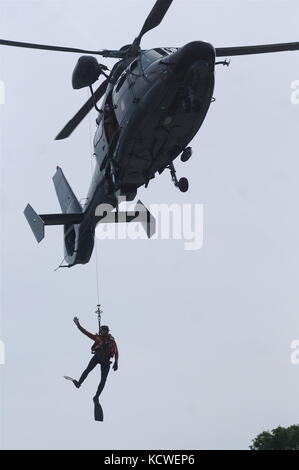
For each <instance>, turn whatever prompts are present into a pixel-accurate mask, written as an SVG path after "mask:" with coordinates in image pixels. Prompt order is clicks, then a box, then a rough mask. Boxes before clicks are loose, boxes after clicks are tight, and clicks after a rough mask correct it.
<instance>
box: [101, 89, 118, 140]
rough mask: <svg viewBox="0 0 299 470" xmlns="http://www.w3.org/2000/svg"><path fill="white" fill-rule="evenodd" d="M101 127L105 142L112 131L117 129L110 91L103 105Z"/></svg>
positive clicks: (110, 137) (111, 134)
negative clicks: (103, 131)
mask: <svg viewBox="0 0 299 470" xmlns="http://www.w3.org/2000/svg"><path fill="white" fill-rule="evenodd" d="M103 127H104V130H105V135H106V139H107V142H108V143H110V141H111V139H112V137H113V135H114V133H115V132H116V131H117V130H118V127H119V126H118V121H117V118H116V115H115V109H114V106H113V104H112V93H110V94H109V95H108V98H107V100H106V103H105V106H104V116H103Z"/></svg>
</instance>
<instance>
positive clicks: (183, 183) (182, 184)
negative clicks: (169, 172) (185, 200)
mask: <svg viewBox="0 0 299 470" xmlns="http://www.w3.org/2000/svg"><path fill="white" fill-rule="evenodd" d="M178 187H179V190H180V191H181V192H182V193H186V192H187V191H188V189H189V181H188V180H187V178H181V179H180V180H179V182H178Z"/></svg>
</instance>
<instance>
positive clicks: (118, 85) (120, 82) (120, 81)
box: [115, 72, 127, 93]
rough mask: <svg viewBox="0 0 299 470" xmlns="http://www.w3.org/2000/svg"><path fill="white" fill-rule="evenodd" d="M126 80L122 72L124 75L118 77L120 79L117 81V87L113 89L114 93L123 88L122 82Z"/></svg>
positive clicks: (125, 75)
mask: <svg viewBox="0 0 299 470" xmlns="http://www.w3.org/2000/svg"><path fill="white" fill-rule="evenodd" d="M126 78H127V74H126V72H124V73H123V74H122V76H121V77H120V79H119V81H118V84H117V86H116V88H115V91H116V93H118V92H119V90H120V89H121V87H122V86H123V84H124V82H125V81H126Z"/></svg>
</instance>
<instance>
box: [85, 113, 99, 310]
mask: <svg viewBox="0 0 299 470" xmlns="http://www.w3.org/2000/svg"><path fill="white" fill-rule="evenodd" d="M88 117H89V119H88V122H89V146H90V173H91V178H92V175H93V160H92V159H93V142H92V129H91V113H89V116H88ZM94 254H95V267H96V291H97V300H98V304H100V279H99V266H98V247H97V243H96V241H95V243H94Z"/></svg>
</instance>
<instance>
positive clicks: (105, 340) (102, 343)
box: [78, 325, 118, 398]
mask: <svg viewBox="0 0 299 470" xmlns="http://www.w3.org/2000/svg"><path fill="white" fill-rule="evenodd" d="M78 328H79V330H80V331H81V332H82V333H83V334H84V335H86V336H88V338H90V339H92V340H93V341H94V344H93V345H92V348H91V351H92V353H93V354H94V356H93V358H92V359H91V361H90V362H89V364H88V366H87V368H86V369H85V371H84V372H83V374H82V375H81V377H80V379H79V385H82V383H83V382H84V380H85V379H86V377H87V376H88V374H89V373H90V372H91V371H92V370H93V369H94V368H95V367H96V366H97V365H98V364H100V366H101V382H100V383H99V386H98V390H97V393H96V395H95V396H96V397H97V398H98V397H99V396H100V394H101V393H102V391H103V388H104V386H105V383H106V380H107V376H108V374H109V370H110V364H111V359H112V358H113V357H115V362H118V348H117V344H116V342H115V339H114V338H113V336H111V335H109V334H108V335H98V334H92V333H89V331H87V330H85V329H84V328H83V327H82V326H81V325H78Z"/></svg>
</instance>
